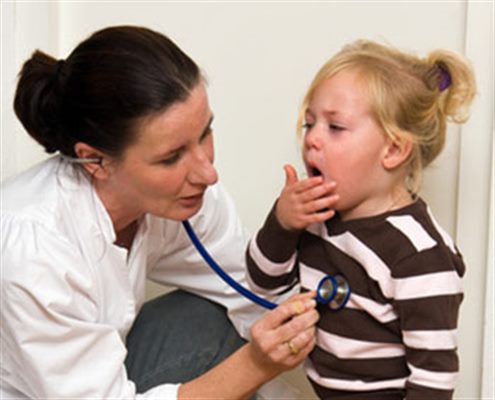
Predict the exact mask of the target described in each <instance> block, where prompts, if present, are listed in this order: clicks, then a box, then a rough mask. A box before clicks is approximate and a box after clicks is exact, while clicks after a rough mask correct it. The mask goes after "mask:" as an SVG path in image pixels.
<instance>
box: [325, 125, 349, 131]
mask: <svg viewBox="0 0 495 400" xmlns="http://www.w3.org/2000/svg"><path fill="white" fill-rule="evenodd" d="M328 127H329V128H330V130H331V131H332V132H340V131H343V130H344V129H345V128H344V127H343V126H341V125H336V124H330V125H329V126H328Z"/></svg>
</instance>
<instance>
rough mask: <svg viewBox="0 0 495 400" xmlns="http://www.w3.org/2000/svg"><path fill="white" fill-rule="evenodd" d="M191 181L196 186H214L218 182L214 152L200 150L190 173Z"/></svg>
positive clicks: (196, 154)
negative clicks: (214, 164)
mask: <svg viewBox="0 0 495 400" xmlns="http://www.w3.org/2000/svg"><path fill="white" fill-rule="evenodd" d="M189 181H190V182H191V183H192V184H196V185H207V186H208V185H213V184H214V183H216V182H217V181H218V174H217V170H216V169H215V167H214V166H213V151H211V152H210V151H208V152H206V151H204V150H202V149H198V151H197V152H196V153H195V157H194V163H193V165H192V166H191V172H190V173H189Z"/></svg>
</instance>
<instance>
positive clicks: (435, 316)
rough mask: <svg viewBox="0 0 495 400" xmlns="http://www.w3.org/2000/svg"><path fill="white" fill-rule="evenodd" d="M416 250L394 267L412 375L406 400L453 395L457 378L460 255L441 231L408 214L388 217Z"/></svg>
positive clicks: (396, 300)
mask: <svg viewBox="0 0 495 400" xmlns="http://www.w3.org/2000/svg"><path fill="white" fill-rule="evenodd" d="M389 223H391V224H392V225H393V226H394V227H395V228H396V229H397V230H398V231H400V232H401V233H402V234H403V235H405V236H406V237H407V238H408V240H409V242H410V245H411V246H413V247H414V248H415V249H416V253H414V254H413V255H411V256H410V257H407V258H405V259H403V260H401V262H400V263H398V264H397V265H396V266H395V267H394V270H393V271H392V282H393V289H392V291H393V298H394V300H393V301H394V308H395V309H396V311H397V313H398V315H399V321H400V323H401V331H402V336H403V342H404V345H405V348H406V359H407V366H408V368H409V370H410V376H409V378H408V382H407V384H406V389H407V399H408V400H419V399H425V398H435V399H439V400H443V399H446V400H447V399H451V398H452V396H453V392H454V388H455V384H456V381H457V377H458V371H459V361H458V356H457V321H458V315H459V308H460V304H461V301H462V298H463V292H462V284H461V274H462V272H463V270H464V267H463V265H462V259H461V256H460V254H458V252H457V250H456V249H455V247H453V246H451V245H450V243H449V242H446V241H445V240H444V237H443V236H441V235H434V231H430V232H428V231H427V229H426V228H425V227H424V226H422V225H421V224H420V223H419V222H417V221H416V220H415V219H414V218H412V217H411V216H400V217H391V218H389Z"/></svg>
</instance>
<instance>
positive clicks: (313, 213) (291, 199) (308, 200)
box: [275, 165, 338, 230]
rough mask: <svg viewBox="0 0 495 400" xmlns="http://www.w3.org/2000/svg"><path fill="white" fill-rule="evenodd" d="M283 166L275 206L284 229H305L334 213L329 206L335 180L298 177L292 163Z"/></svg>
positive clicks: (319, 177) (333, 202) (332, 197)
mask: <svg viewBox="0 0 495 400" xmlns="http://www.w3.org/2000/svg"><path fill="white" fill-rule="evenodd" d="M284 170H285V176H286V180H285V186H284V188H283V190H282V193H281V194H280V197H279V199H278V201H277V205H276V208H275V213H276V216H277V219H278V222H279V223H280V225H282V227H283V228H284V229H287V230H295V229H304V228H306V227H307V226H308V225H310V224H312V223H315V222H322V221H326V220H327V219H329V218H332V217H333V216H334V214H335V211H334V210H333V209H332V207H333V206H334V205H335V203H336V202H337V200H338V195H336V194H331V192H332V191H333V189H335V186H336V183H335V182H324V181H323V177H321V176H313V177H311V178H308V179H304V180H302V181H300V180H299V179H298V177H297V172H296V170H295V169H294V167H293V166H292V165H285V166H284Z"/></svg>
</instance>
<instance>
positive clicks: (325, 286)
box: [182, 221, 351, 311]
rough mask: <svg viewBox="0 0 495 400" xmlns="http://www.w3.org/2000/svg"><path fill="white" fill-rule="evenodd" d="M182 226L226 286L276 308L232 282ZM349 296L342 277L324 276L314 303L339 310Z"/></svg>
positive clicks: (188, 224) (198, 241)
mask: <svg viewBox="0 0 495 400" xmlns="http://www.w3.org/2000/svg"><path fill="white" fill-rule="evenodd" d="M182 225H183V226H184V229H185V230H186V232H187V235H188V236H189V238H190V239H191V242H192V243H193V245H194V247H196V250H198V252H199V254H201V256H202V257H203V259H204V260H205V261H206V263H207V264H208V265H209V266H210V267H211V268H212V269H213V270H214V271H215V272H216V273H217V274H218V275H219V276H220V278H222V279H223V280H224V281H225V282H226V283H227V284H228V285H230V286H231V287H232V288H233V289H235V290H236V291H237V292H238V293H240V294H242V295H243V296H244V297H246V298H247V299H249V300H251V301H252V302H254V303H256V304H258V305H260V306H262V307H265V308H267V309H269V310H271V309H274V308H275V307H277V304H276V303H273V302H271V301H269V300H266V299H264V298H262V297H259V296H258V295H256V294H255V293H253V292H251V291H250V290H248V289H246V288H245V287H244V286H241V285H240V284H239V283H238V282H236V281H235V280H233V279H232V278H231V277H230V276H229V275H228V274H227V273H226V272H225V271H224V270H223V269H222V268H221V267H220V266H219V265H218V264H217V263H216V262H215V260H214V259H213V258H212V257H211V256H210V255H209V254H208V252H207V251H206V249H205V247H204V246H203V244H202V243H201V242H200V240H199V239H198V237H197V236H196V234H195V233H194V230H193V229H192V227H191V224H190V223H189V221H182ZM350 295H351V288H350V287H349V283H348V282H347V280H346V279H345V278H344V276H342V275H340V274H337V275H326V276H325V277H323V278H322V279H321V280H320V282H319V283H318V287H317V289H316V301H317V302H318V303H321V304H328V307H329V308H330V309H331V310H333V311H338V310H341V309H342V308H344V307H345V305H346V303H347V301H348V300H349V297H350Z"/></svg>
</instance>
